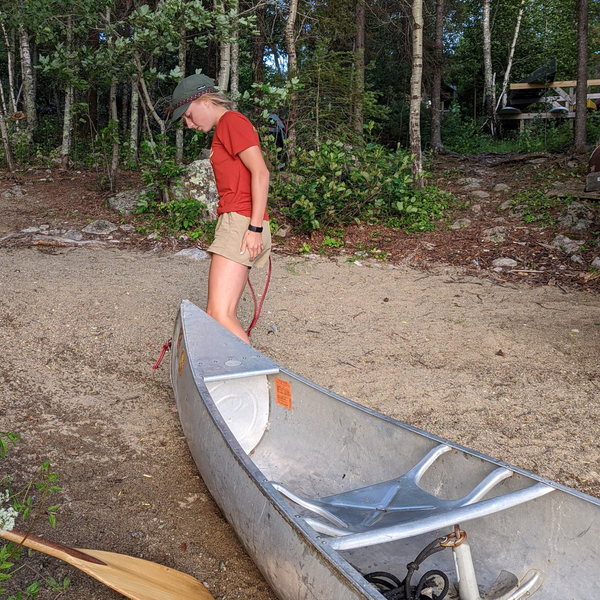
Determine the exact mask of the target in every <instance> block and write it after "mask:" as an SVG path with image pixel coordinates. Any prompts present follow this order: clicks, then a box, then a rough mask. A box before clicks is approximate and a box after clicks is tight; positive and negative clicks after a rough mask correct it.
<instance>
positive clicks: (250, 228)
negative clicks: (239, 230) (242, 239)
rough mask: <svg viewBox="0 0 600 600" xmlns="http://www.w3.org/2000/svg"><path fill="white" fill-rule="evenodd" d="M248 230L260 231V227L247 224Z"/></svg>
mask: <svg viewBox="0 0 600 600" xmlns="http://www.w3.org/2000/svg"><path fill="white" fill-rule="evenodd" d="M248 231H253V232H254V233H262V231H263V228H262V227H255V226H254V225H248Z"/></svg>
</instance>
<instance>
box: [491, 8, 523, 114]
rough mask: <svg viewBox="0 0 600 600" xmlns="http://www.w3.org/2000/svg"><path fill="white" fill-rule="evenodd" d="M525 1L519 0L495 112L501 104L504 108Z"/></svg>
mask: <svg viewBox="0 0 600 600" xmlns="http://www.w3.org/2000/svg"><path fill="white" fill-rule="evenodd" d="M525 1H526V0H521V5H520V7H519V12H518V14H517V22H516V24H515V32H514V34H513V39H512V43H511V45H510V51H509V53H508V64H507V65H506V71H504V80H503V81H502V91H501V92H500V98H499V99H498V103H497V104H496V111H497V110H498V107H499V106H500V103H502V106H503V107H504V106H506V103H507V98H506V90H507V88H508V82H509V81H510V71H511V69H512V63H513V57H514V55H515V49H516V47H517V40H518V39H519V29H520V28H521V19H522V18H523V11H524V10H525Z"/></svg>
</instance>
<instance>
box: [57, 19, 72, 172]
mask: <svg viewBox="0 0 600 600" xmlns="http://www.w3.org/2000/svg"><path fill="white" fill-rule="evenodd" d="M66 49H67V55H69V54H70V53H71V50H72V49H73V21H72V18H71V17H69V18H68V20H67V48H66ZM72 136H73V84H72V83H71V82H69V83H68V84H67V87H66V89H65V112H64V118H63V137H62V147H61V151H60V166H61V168H62V169H65V170H66V169H68V168H69V156H70V155H71V140H72Z"/></svg>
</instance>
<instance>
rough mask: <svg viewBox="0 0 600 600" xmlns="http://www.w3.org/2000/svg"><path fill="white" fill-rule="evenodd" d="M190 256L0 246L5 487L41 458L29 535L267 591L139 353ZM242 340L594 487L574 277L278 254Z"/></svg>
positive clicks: (223, 589)
mask: <svg viewBox="0 0 600 600" xmlns="http://www.w3.org/2000/svg"><path fill="white" fill-rule="evenodd" d="M207 272H208V262H207V261H199V262H198V261H192V260H189V259H185V258H177V257H174V256H173V254H172V253H167V252H165V253H152V252H145V253H141V252H133V251H126V250H121V249H112V250H104V249H89V248H75V249H48V248H13V249H10V248H2V249H0V327H1V328H0V342H1V345H2V354H3V355H2V360H1V361H0V398H1V400H0V431H6V430H8V431H15V432H18V433H20V434H21V436H22V437H23V443H22V444H19V446H18V448H16V449H14V450H12V451H11V452H10V455H9V459H8V460H6V461H4V462H3V463H0V475H6V474H10V475H12V476H13V477H14V480H15V487H16V485H17V484H22V483H24V482H25V481H26V480H27V479H28V478H29V477H31V476H32V475H33V474H34V473H35V470H36V468H37V467H38V466H39V464H41V462H42V461H43V460H45V459H49V460H51V461H52V464H53V466H54V467H55V469H56V470H57V471H58V472H59V473H60V476H61V478H60V480H61V485H62V488H63V489H62V492H59V493H58V494H57V499H56V503H57V504H59V509H58V513H57V514H58V525H57V527H56V529H55V530H54V531H52V530H50V529H49V527H48V526H47V525H46V524H45V522H43V521H40V522H39V524H38V525H37V526H36V530H37V532H38V533H39V534H43V535H45V536H47V537H48V538H51V539H54V540H56V541H60V542H62V543H65V544H67V545H70V546H75V547H80V548H97V549H103V550H109V551H115V552H122V553H125V554H131V555H133V556H141V557H144V558H146V559H148V560H151V561H155V562H160V563H162V564H165V565H167V566H169V567H173V568H176V569H179V570H181V571H184V572H187V573H190V574H192V575H194V576H195V577H197V578H198V579H199V580H200V581H202V582H204V583H205V585H206V586H207V587H208V588H209V590H210V592H211V593H212V594H213V595H214V597H215V598H216V599H218V600H226V599H227V600H233V599H237V598H240V599H242V598H243V599H245V600H258V599H261V600H262V599H264V600H271V599H273V598H275V596H274V594H273V593H272V592H271V591H270V589H269V587H268V585H267V584H266V583H265V581H264V580H263V579H262V577H261V575H260V573H259V571H258V569H257V568H256V567H255V566H254V565H253V563H252V562H251V560H250V559H249V558H248V556H247V555H246V554H245V552H244V550H243V548H242V547H241V546H240V544H239V543H238V541H237V538H236V536H235V534H234V533H233V531H232V530H231V529H230V528H229V526H228V525H227V523H226V522H225V521H224V519H223V517H222V515H221V513H220V511H219V509H218V507H217V506H216V505H215V504H214V503H213V501H212V499H211V497H210V495H209V493H208V491H207V489H206V488H205V486H204V484H203V482H202V480H201V479H200V477H199V476H198V473H197V470H196V468H195V465H194V464H193V462H192V460H191V458H190V455H189V453H188V450H187V445H186V442H185V439H184V437H183V434H182V430H181V428H180V425H179V421H178V415H177V413H176V409H175V404H174V399H173V394H172V390H171V387H170V382H169V376H168V369H167V366H166V364H164V365H163V366H162V367H161V368H159V369H158V370H157V371H153V370H152V368H151V367H152V364H153V363H154V361H155V360H156V358H157V356H158V354H159V352H160V349H161V346H162V344H163V343H164V342H165V341H167V340H168V339H169V338H170V336H171V329H172V326H173V323H174V319H175V315H176V312H177V308H178V305H179V302H180V301H181V300H182V299H184V298H186V299H189V300H191V301H193V302H195V303H197V304H198V305H199V306H201V307H202V306H204V302H205V288H206V277H207ZM254 278H255V287H257V288H261V287H262V278H264V272H262V273H260V272H257V273H255V274H254ZM243 305H244V308H243V311H242V312H243V318H244V319H248V317H249V314H250V311H249V306H248V305H249V302H244V303H243ZM252 339H253V342H254V344H255V346H256V347H257V348H258V349H260V350H261V351H262V352H264V353H265V354H267V355H268V356H269V357H271V358H273V359H275V360H277V361H279V362H280V363H282V364H283V365H285V366H286V367H289V368H291V369H292V370H294V371H296V372H298V373H300V374H301V375H304V376H305V377H307V378H309V379H312V380H314V381H316V382H317V383H319V384H321V385H324V386H326V387H329V388H331V389H332V390H334V391H335V392H338V393H340V394H343V395H345V396H347V397H349V398H351V399H353V400H356V401H358V402H361V403H363V404H365V405H368V406H369V407H371V408H374V409H377V410H379V411H382V412H384V413H386V414H388V415H390V416H392V417H395V418H397V419H400V420H402V421H405V422H407V423H409V424H411V425H414V426H417V427H420V428H422V429H424V430H426V431H429V432H431V433H434V434H437V435H439V436H442V437H444V438H447V439H449V440H452V441H454V442H458V443H460V444H463V445H465V446H468V447H470V448H473V449H475V450H478V451H481V452H484V453H486V454H489V455H491V456H493V457H495V458H498V459H502V460H505V461H507V462H509V463H512V464H515V465H518V466H519V467H523V468H525V469H528V470H531V471H533V472H535V473H538V474H540V475H543V476H546V477H550V478H552V479H555V480H557V481H559V482H561V483H564V484H567V485H570V486H573V487H575V488H577V489H579V490H581V491H584V492H587V493H590V494H593V495H595V496H597V497H600V474H599V473H600V442H599V440H600V425H599V418H598V417H599V416H600V409H599V404H600V366H599V361H598V357H599V356H600V297H599V296H597V295H594V294H593V293H591V292H587V293H586V292H569V293H565V292H564V291H563V290H561V289H558V288H557V287H550V286H544V287H537V288H531V287H528V286H526V285H523V284H521V285H519V284H512V283H503V284H499V283H498V282H494V281H493V280H490V279H486V278H485V277H482V278H477V277H471V276H466V275H461V273H460V272H459V271H456V270H453V269H450V268H444V267H440V268H438V269H434V270H430V271H420V270H415V269H412V268H409V267H407V266H402V265H400V266H396V267H393V266H391V265H387V264H380V263H374V264H372V265H370V266H367V265H365V264H363V265H362V266H359V265H358V264H356V263H348V262H345V261H344V259H343V258H340V259H336V260H333V259H327V258H318V259H310V258H304V257H289V256H281V255H276V256H275V257H274V264H273V278H272V281H271V287H270V290H269V294H268V297H267V300H266V302H265V306H264V309H263V316H262V318H261V321H260V322H259V325H258V326H257V328H256V329H255V331H254V332H253V335H252ZM168 358H169V356H168V355H167V360H168ZM29 565H30V567H31V568H34V569H36V570H37V571H39V572H42V573H43V575H52V576H53V577H54V578H55V579H59V578H61V577H64V576H65V575H67V574H68V576H69V577H70V578H71V585H70V588H69V589H68V590H67V592H66V593H64V594H63V595H62V596H61V597H62V598H65V599H71V600H92V599H98V600H100V599H102V600H108V599H112V598H115V599H116V598H119V597H121V596H119V595H118V594H116V593H114V592H112V591H111V590H109V589H107V588H105V587H104V586H102V585H101V584H99V583H97V582H95V581H94V580H92V579H90V578H89V577H87V576H86V575H83V574H82V573H80V572H78V571H77V570H75V569H72V568H70V567H67V566H65V565H63V564H62V563H60V562H59V561H57V560H55V559H51V558H47V557H41V556H40V555H38V556H37V557H36V558H34V559H33V560H32V561H30V563H29ZM23 573H24V574H25V575H26V577H27V578H29V579H32V578H36V574H35V573H34V572H32V571H31V570H30V569H29V568H28V569H25V570H24V571H23ZM47 597H50V595H49V592H43V593H42V594H40V596H39V598H41V599H43V598H47ZM54 597H56V596H54Z"/></svg>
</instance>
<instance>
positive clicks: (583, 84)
mask: <svg viewBox="0 0 600 600" xmlns="http://www.w3.org/2000/svg"><path fill="white" fill-rule="evenodd" d="M587 59H588V0H578V1H577V89H576V92H575V94H576V96H575V98H576V103H577V104H576V108H575V135H574V139H573V145H574V148H575V152H579V153H582V152H585V151H586V149H587V123H586V119H587V75H588V73H587Z"/></svg>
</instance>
